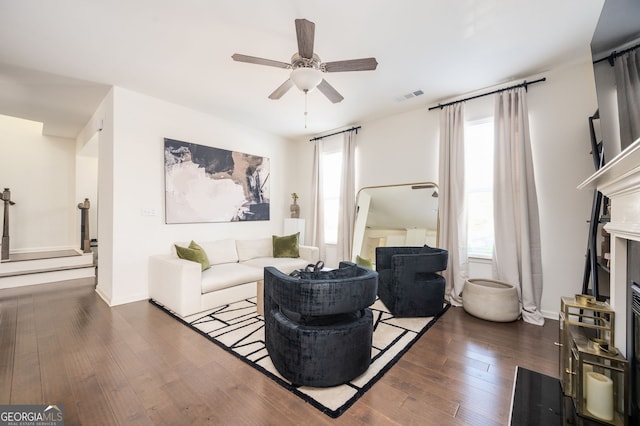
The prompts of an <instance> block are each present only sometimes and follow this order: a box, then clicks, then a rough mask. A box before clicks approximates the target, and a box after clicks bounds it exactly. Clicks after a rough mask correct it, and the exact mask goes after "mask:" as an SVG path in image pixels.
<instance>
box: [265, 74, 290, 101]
mask: <svg viewBox="0 0 640 426" xmlns="http://www.w3.org/2000/svg"><path fill="white" fill-rule="evenodd" d="M292 86H293V81H291V79H290V78H289V79H287V81H285V82H284V83H282V84H281V85H280V86H279V87H278V88H277V89H276V90H274V91H273V93H272V94H270V95H269V99H274V100H275V99H280V98H281V97H282V95H284V94H285V93H287V91H288V90H289V89H291V87H292Z"/></svg>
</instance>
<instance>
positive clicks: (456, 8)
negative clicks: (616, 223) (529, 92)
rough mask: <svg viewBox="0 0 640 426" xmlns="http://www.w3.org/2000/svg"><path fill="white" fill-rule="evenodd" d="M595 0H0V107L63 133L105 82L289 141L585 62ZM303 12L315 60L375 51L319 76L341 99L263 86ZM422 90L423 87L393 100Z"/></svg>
mask: <svg viewBox="0 0 640 426" xmlns="http://www.w3.org/2000/svg"><path fill="white" fill-rule="evenodd" d="M603 3H604V0H589V1H585V0H562V1H557V0H457V1H451V0H403V1H391V0H346V1H345V0H339V1H338V0H324V1H321V2H320V1H310V0H306V1H305V0H269V1H260V0H182V1H179V2H178V1H177V0H109V1H98V0H47V1H41V0H0V114H5V115H13V116H18V117H21V118H29V119H33V120H38V121H43V122H44V123H45V132H48V133H50V134H55V135H60V136H66V137H75V136H76V135H77V133H78V131H79V130H80V129H81V128H82V126H83V124H84V123H86V121H87V120H88V118H89V117H90V115H91V113H92V112H93V111H94V110H95V108H96V106H97V105H98V103H99V102H100V100H101V99H102V97H103V96H104V94H105V93H106V92H107V91H108V90H109V87H110V86H111V85H116V86H120V87H123V88H126V89H130V90H133V91H136V92H139V93H144V94H148V95H151V96H154V97H157V98H161V99H165V100H167V101H170V102H173V103H177V104H181V105H185V106H187V107H190V108H193V109H195V110H199V111H203V112H205V113H210V114H213V115H216V116H220V117H224V118H227V119H230V120H233V121H237V122H240V123H242V124H246V125H249V126H251V127H255V128H258V129H262V130H264V131H267V132H270V133H274V134H279V135H282V136H283V137H287V138H300V137H303V136H308V135H314V134H318V133H320V132H326V131H329V130H333V129H336V128H340V127H344V126H348V125H351V124H358V123H362V122H365V121H367V120H370V119H373V118H376V117H380V116H386V115H390V114H394V113H399V112H402V111H406V110H409V109H415V108H421V107H427V106H431V105H433V104H434V103H437V102H438V101H441V100H445V99H450V98H451V97H455V96H458V95H462V94H465V93H468V92H471V91H474V90H477V89H481V88H485V87H489V86H493V85H496V84H500V83H503V82H509V81H513V80H516V79H524V78H526V77H530V76H532V75H536V74H539V73H543V72H544V71H547V70H549V69H552V68H554V67H557V66H559V65H560V64H563V63H567V62H571V61H574V60H579V59H584V56H585V55H586V54H588V52H589V42H590V41H591V37H592V35H593V32H594V29H595V26H596V23H597V21H598V16H599V14H600V11H601V9H602V5H603ZM296 18H306V19H308V20H310V21H313V22H315V24H316V32H315V49H314V50H315V52H316V53H317V54H318V55H319V56H320V57H321V58H322V60H323V61H325V62H328V61H336V60H343V59H352V58H361V57H370V56H373V57H375V58H376V59H377V60H378V63H379V65H378V68H377V70H375V71H363V72H347V73H331V74H325V78H326V80H327V81H328V82H329V83H330V84H331V85H333V86H334V87H335V88H336V89H337V90H338V91H339V92H340V93H341V94H342V95H343V96H344V98H345V99H344V101H342V102H341V103H339V104H332V103H330V102H329V101H328V100H327V99H326V98H325V97H324V96H323V95H322V94H321V93H319V92H317V91H315V92H312V93H310V94H309V96H308V110H309V116H308V124H307V128H306V129H305V127H304V114H303V113H304V108H305V99H304V94H303V93H302V92H300V91H298V90H297V89H295V88H294V89H292V90H290V91H289V92H288V93H287V94H285V95H284V96H283V97H282V99H280V100H277V101H273V100H269V99H268V98H267V96H268V95H269V94H270V93H271V92H272V91H273V90H274V89H275V88H276V87H278V86H279V85H280V84H281V83H282V82H284V81H285V80H286V79H287V78H288V71H287V70H284V69H279V68H272V67H266V66H260V65H253V64H246V63H240V62H234V61H233V60H232V59H231V55H232V54H233V53H241V54H245V55H251V56H258V57H262V58H267V59H274V60H278V61H282V62H289V60H290V58H291V55H292V54H293V53H295V52H296V51H297V45H296V35H295V27H294V19H296ZM418 89H420V90H423V91H424V93H425V94H424V95H422V96H420V97H415V98H412V99H409V100H405V101H402V102H398V101H397V100H396V98H398V97H400V96H402V95H404V94H407V93H410V92H413V91H415V90H418Z"/></svg>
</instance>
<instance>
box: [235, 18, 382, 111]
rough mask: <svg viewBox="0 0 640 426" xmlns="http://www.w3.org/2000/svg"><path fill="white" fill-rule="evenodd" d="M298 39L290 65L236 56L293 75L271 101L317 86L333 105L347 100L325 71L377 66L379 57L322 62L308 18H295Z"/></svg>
mask: <svg viewBox="0 0 640 426" xmlns="http://www.w3.org/2000/svg"><path fill="white" fill-rule="evenodd" d="M295 22H296V36H297V39H298V52H297V53H294V54H293V56H292V57H291V63H286V62H280V61H274V60H271V59H263V58H257V57H255V56H247V55H241V54H239V53H235V54H234V55H233V56H231V57H232V58H233V60H234V61H238V62H248V63H250V64H258V65H266V66H270V67H277V68H284V69H290V70H291V75H290V76H289V78H288V79H287V80H286V81H285V82H284V83H282V84H281V85H280V87H278V88H277V89H276V90H274V91H273V93H271V94H270V95H269V99H280V98H281V97H282V95H284V94H285V93H287V91H288V90H289V89H290V88H291V87H292V86H294V85H295V86H296V87H297V88H298V89H300V90H302V91H303V92H305V94H306V93H308V92H309V91H311V90H313V89H315V88H316V87H317V88H318V90H320V91H321V92H322V93H323V94H324V95H325V96H326V97H327V98H328V99H329V100H330V101H331V102H333V103H334V104H335V103H338V102H340V101H342V100H343V99H344V97H343V96H342V95H341V94H340V93H338V91H337V90H336V89H334V88H333V86H331V85H330V84H329V83H328V82H327V80H325V79H324V78H323V77H322V73H325V72H344V71H369V70H375V69H376V67H377V66H378V62H377V61H376V58H362V59H349V60H346V61H335V62H322V61H321V60H320V57H319V56H318V55H316V54H315V53H314V52H313V39H314V35H315V29H316V24H314V23H313V22H311V21H307V20H306V19H296V20H295Z"/></svg>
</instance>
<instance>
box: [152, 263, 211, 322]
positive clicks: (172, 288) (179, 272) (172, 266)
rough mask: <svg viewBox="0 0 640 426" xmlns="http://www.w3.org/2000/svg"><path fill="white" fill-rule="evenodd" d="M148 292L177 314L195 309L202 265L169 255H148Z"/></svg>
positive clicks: (199, 303) (197, 302) (198, 302)
mask: <svg viewBox="0 0 640 426" xmlns="http://www.w3.org/2000/svg"><path fill="white" fill-rule="evenodd" d="M149 296H150V297H151V298H152V299H154V300H156V301H158V302H159V303H161V304H163V305H164V306H166V307H167V308H169V309H171V310H172V311H174V312H176V313H177V314H178V315H180V316H187V315H190V314H193V313H196V312H199V311H200V309H201V304H202V302H201V298H202V297H201V296H202V267H201V266H200V264H199V263H196V262H191V261H189V260H184V259H179V258H177V257H175V256H172V255H155V256H151V257H149Z"/></svg>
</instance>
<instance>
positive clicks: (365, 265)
mask: <svg viewBox="0 0 640 426" xmlns="http://www.w3.org/2000/svg"><path fill="white" fill-rule="evenodd" d="M356 265H360V266H362V267H363V268H367V269H373V263H371V260H369V259H365V258H364V257H360V256H359V255H356Z"/></svg>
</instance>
